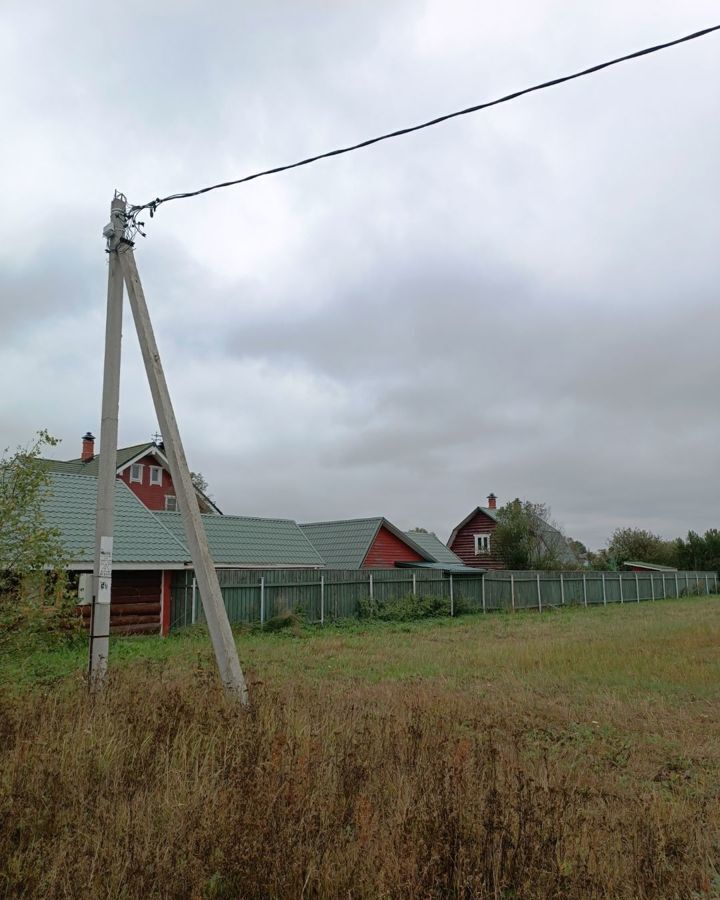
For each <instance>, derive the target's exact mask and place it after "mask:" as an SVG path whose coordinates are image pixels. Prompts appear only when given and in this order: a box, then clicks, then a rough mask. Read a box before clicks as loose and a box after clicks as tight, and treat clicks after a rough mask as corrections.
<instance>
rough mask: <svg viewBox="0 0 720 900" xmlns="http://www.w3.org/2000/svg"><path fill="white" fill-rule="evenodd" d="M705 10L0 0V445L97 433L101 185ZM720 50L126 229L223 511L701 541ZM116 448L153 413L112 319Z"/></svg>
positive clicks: (127, 344) (322, 126)
mask: <svg viewBox="0 0 720 900" xmlns="http://www.w3.org/2000/svg"><path fill="white" fill-rule="evenodd" d="M719 20H720V10H719V8H718V4H717V3H716V2H709V0H708V2H687V3H682V4H681V3H678V2H677V0H636V2H633V3H627V2H626V0H622V2H621V0H606V2H604V3H602V4H599V3H593V4H590V3H572V2H569V0H565V2H554V0H523V2H512V0H511V2H508V3H505V4H497V3H489V2H484V0H475V2H470V0H467V2H461V0H457V2H453V0H431V2H397V0H396V2H393V3H387V2H382V3H381V2H367V0H365V2H362V3H360V2H357V3H352V2H342V3H341V2H331V0H325V2H313V0H303V2H289V0H288V2H285V3H281V2H271V0H268V2H264V3H262V4H250V3H236V2H230V0H227V2H211V0H203V2H188V0H173V2H165V0H152V2H147V0H143V2H140V0H127V2H125V3H124V4H123V5H122V6H120V7H119V6H117V5H113V4H102V3H98V2H97V0H92V2H89V0H88V2H84V0H83V2H81V0H67V2H63V3H58V2H55V0H53V2H50V0H35V2H33V3H28V2H27V0H22V2H16V0H3V3H2V6H1V7H0V83H1V84H2V86H3V87H2V90H1V91H0V121H2V123H3V124H2V131H3V137H2V140H0V189H1V191H2V210H3V215H2V217H0V305H1V312H2V316H1V319H0V370H1V374H2V385H3V387H2V389H1V394H0V439H1V441H0V442H1V444H2V446H8V445H10V446H14V445H16V444H18V443H21V442H22V443H25V442H27V441H28V439H29V438H31V436H32V434H33V432H34V431H36V430H37V429H38V428H48V429H49V430H50V431H51V432H52V433H53V434H55V435H57V436H58V437H60V438H62V442H63V443H62V445H61V447H60V448H59V449H58V451H57V453H56V455H57V456H58V457H60V458H70V457H73V456H77V455H79V452H80V438H81V435H82V434H83V433H84V432H85V431H87V430H88V429H90V430H91V431H93V432H94V433H95V434H98V435H99V428H100V421H99V419H100V391H101V372H102V351H103V330H104V306H105V292H106V277H107V268H106V255H105V253H104V243H103V240H102V238H101V231H102V228H103V226H104V225H105V223H106V221H107V219H108V210H109V203H110V200H111V198H112V194H113V190H114V189H115V188H118V189H120V190H122V191H123V192H124V193H125V194H127V196H128V198H129V200H130V201H131V202H143V201H146V200H149V199H151V198H153V197H155V196H158V195H159V196H162V195H165V194H168V193H171V192H175V191H182V190H189V189H194V188H198V187H202V186H204V185H206V184H208V183H212V182H216V181H221V180H225V179H229V178H235V177H239V176H242V175H245V174H248V173H250V172H252V171H255V170H256V169H258V168H265V167H267V166H272V165H278V164H281V163H286V162H291V161H293V160H295V159H296V158H300V157H302V156H305V155H309V154H311V153H315V152H319V151H323V150H326V149H330V148H331V147H334V146H337V145H341V144H344V143H349V142H353V141H356V140H359V139H363V138H365V137H368V136H371V135H374V134H376V133H380V132H382V131H385V130H390V129H394V128H397V127H401V126H404V125H408V124H412V123H415V122H417V121H422V120H423V119H427V118H430V117H433V116H435V115H437V114H441V113H443V112H446V111H449V110H452V109H457V108H462V107H464V106H468V105H471V104H474V103H478V102H481V101H484V100H488V99H492V98H493V97H495V96H498V95H500V94H503V93H506V92H508V91H510V90H514V89H518V88H521V87H524V86H526V85H528V84H531V83H533V82H536V81H541V80H545V79H547V78H551V77H554V76H558V75H561V74H564V73H566V72H569V71H573V70H576V69H578V68H583V67H585V66H587V65H590V64H593V63H596V62H600V61H602V60H604V59H606V58H611V57H613V56H618V55H620V54H623V53H627V52H630V51H632V50H635V49H639V48H641V47H644V46H647V45H650V44H652V43H655V42H660V41H664V40H669V39H672V38H674V37H678V36H680V35H682V34H685V33H687V32H690V31H694V30H697V29H699V28H702V27H705V26H708V25H711V24H716V23H717V21H719ZM719 101H720V35H718V36H709V37H706V38H703V39H701V40H699V41H695V42H692V43H689V44H685V45H683V46H681V47H678V48H673V49H670V50H667V51H665V52H663V53H661V54H657V55H655V56H652V57H648V58H646V59H644V60H640V61H637V62H632V63H628V64H625V65H623V66H619V67H616V68H614V69H612V70H610V71H607V72H604V73H602V74H600V75H597V76H594V77H591V78H588V79H580V80H578V81H575V82H572V83H571V84H568V85H564V86H560V87H557V88H554V89H552V90H550V91H546V92H543V93H541V94H536V95H532V96H530V97H526V98H523V99H521V100H519V101H517V102H514V103H511V104H508V105H505V106H502V107H498V108H496V109H492V110H488V111H486V112H483V113H480V114H477V115H475V116H470V117H464V118H462V119H459V120H455V121H453V122H450V123H447V124H445V125H443V126H440V127H438V128H434V129H430V130H427V131H424V132H421V133H419V134H415V135H412V136H409V137H406V138H403V139H401V140H398V141H394V142H389V143H387V144H383V145H380V146H378V147H375V148H372V149H368V150H364V151H361V152H359V153H355V154H352V155H349V156H346V157H342V158H339V159H335V160H329V161H324V162H322V163H319V164H317V165H315V166H311V167H308V168H306V169H301V170H298V171H296V172H291V173H286V174H283V175H279V176H276V177H273V178H270V179H262V180H260V181H257V182H253V183H252V184H249V185H246V186H242V187H238V188H232V189H229V190H225V191H219V192H216V193H212V194H210V195H207V196H205V197H203V198H198V199H195V200H188V201H182V202H177V203H169V204H167V205H165V206H163V207H162V208H161V209H160V210H159V211H158V214H157V215H156V217H155V218H154V219H153V220H150V219H146V223H147V225H148V237H147V239H145V240H143V239H139V245H138V248H137V260H138V265H139V267H140V272H141V275H142V278H143V282H144V286H145V292H146V296H147V298H148V303H149V305H150V309H151V313H152V315H153V318H154V324H155V327H156V332H157V337H158V342H159V344H160V349H161V352H162V354H163V361H164V363H165V367H166V372H167V376H168V381H169V384H170V388H171V392H172V395H173V400H174V403H175V408H176V412H177V416H178V419H179V422H180V427H181V431H182V434H183V437H184V441H185V447H186V451H187V454H188V458H189V460H190V465H191V467H192V468H194V469H198V470H201V471H202V472H203V473H204V475H205V477H206V478H207V480H208V482H209V484H210V489H211V492H212V494H213V495H214V497H215V499H216V501H217V502H218V504H219V505H220V507H221V508H222V509H224V510H225V511H226V512H233V513H238V514H248V515H261V516H287V517H290V518H294V519H297V520H299V521H309V520H317V519H329V518H345V517H356V516H369V515H385V516H386V517H388V518H389V519H390V520H391V521H393V522H394V523H395V524H397V525H398V526H400V527H402V528H408V527H412V526H416V525H422V526H424V527H426V528H428V529H430V530H433V531H436V532H437V533H438V535H440V536H441V537H442V538H443V539H446V538H447V537H448V534H449V532H450V530H451V529H452V527H453V526H454V525H455V524H456V523H457V522H458V521H460V520H461V519H462V518H463V517H464V516H465V515H466V514H467V513H468V512H469V511H470V510H471V509H472V508H474V507H475V506H477V505H478V504H484V503H485V498H486V496H487V494H488V493H489V492H490V491H494V492H495V493H496V494H497V495H498V498H499V502H501V503H502V502H504V501H506V500H508V499H511V498H512V497H515V496H519V497H522V498H527V499H531V500H535V501H540V502H545V503H547V504H549V506H550V507H551V509H552V514H553V518H554V519H555V520H556V521H558V522H559V523H560V524H561V525H562V526H563V527H564V528H565V530H566V532H567V533H568V534H570V535H572V536H574V537H576V538H578V539H580V540H582V541H584V542H586V543H587V544H588V545H589V546H591V547H593V548H597V547H600V546H602V545H603V544H604V543H605V541H606V539H607V538H608V536H609V535H610V534H611V533H612V531H613V530H614V529H615V528H616V527H618V526H624V525H637V526H642V527H646V528H650V529H652V530H654V531H658V532H660V533H661V534H663V535H665V536H667V537H672V536H676V535H678V534H681V533H685V532H687V530H688V529H690V528H692V529H695V530H698V531H704V530H705V529H707V528H709V527H712V526H720V515H719V506H720V503H719V501H720V479H718V448H719V446H720V418H719V417H718V404H719V402H720V401H719V400H718V396H719V393H718V384H719V375H720V372H719V369H720V365H719V363H718V358H719V356H718V354H719V351H718V332H719V326H720V304H719V303H718V285H720V234H719V233H718V232H719V229H718V222H719V221H720V165H718V160H720V116H719V115H718V113H719V112H720V109H719ZM123 353H124V356H123V376H122V390H121V411H120V443H121V446H122V445H127V444H133V443H138V442H141V441H143V440H146V439H149V438H150V436H151V435H152V433H153V432H154V431H155V430H156V428H157V420H156V417H155V414H154V412H153V407H152V402H151V399H150V395H149V391H148V389H147V387H146V383H145V378H144V371H143V369H142V363H141V360H140V356H139V352H138V350H137V341H136V338H135V334H134V331H133V327H132V320H131V318H130V314H129V310H127V307H126V319H125V328H124V345H123Z"/></svg>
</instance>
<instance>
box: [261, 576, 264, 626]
mask: <svg viewBox="0 0 720 900" xmlns="http://www.w3.org/2000/svg"><path fill="white" fill-rule="evenodd" d="M260 624H261V625H264V624H265V576H264V575H261V576H260Z"/></svg>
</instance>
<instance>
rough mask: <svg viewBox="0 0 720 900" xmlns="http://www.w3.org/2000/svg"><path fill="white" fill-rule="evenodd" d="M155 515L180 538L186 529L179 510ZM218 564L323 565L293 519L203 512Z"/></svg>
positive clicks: (258, 565)
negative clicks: (206, 513)
mask: <svg viewBox="0 0 720 900" xmlns="http://www.w3.org/2000/svg"><path fill="white" fill-rule="evenodd" d="M154 515H155V517H156V518H157V519H158V520H159V521H160V522H161V523H162V524H163V525H165V526H166V527H167V528H168V529H169V530H170V531H171V532H172V533H173V534H174V535H175V537H176V538H177V539H178V540H180V541H184V540H185V532H184V530H183V523H182V518H181V516H180V513H178V512H156V513H154ZM202 520H203V524H204V525H205V532H206V534H207V538H208V543H209V544H210V552H211V554H212V557H213V560H214V562H215V565H216V566H218V567H223V566H247V567H253V568H265V567H275V566H280V567H285V566H318V567H320V566H324V565H325V562H324V560H323V558H322V557H321V556H320V554H319V553H318V551H317V549H316V548H315V547H314V546H313V544H312V543H311V542H310V541H309V540H308V538H307V537H306V536H305V534H304V533H303V532H302V531H301V530H300V527H299V526H298V525H297V523H296V522H293V521H292V519H259V518H253V517H250V516H213V515H203V517H202Z"/></svg>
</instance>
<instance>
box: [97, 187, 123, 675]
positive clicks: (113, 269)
mask: <svg viewBox="0 0 720 900" xmlns="http://www.w3.org/2000/svg"><path fill="white" fill-rule="evenodd" d="M124 230H125V198H124V197H123V196H122V195H117V194H116V196H115V197H114V199H113V201H112V203H111V204H110V223H109V224H108V225H107V226H106V228H105V231H104V232H103V234H104V236H105V237H106V238H107V242H108V251H109V255H108V292H107V316H106V320H105V367H104V371H103V395H102V414H101V423H100V469H99V474H98V488H97V506H96V515H95V560H94V565H93V582H92V583H93V591H92V615H91V618H90V661H89V670H88V674H89V680H90V686H91V688H93V689H95V688H97V687H98V686H99V685H100V684H101V683H102V681H103V680H104V678H105V673H106V672H107V658H108V648H109V638H110V594H111V586H112V543H113V512H114V504H115V475H116V471H117V459H116V457H117V434H118V406H119V403H120V347H121V342H122V307H123V274H122V269H121V268H120V261H119V259H118V251H117V248H118V244H119V242H120V241H121V239H122V236H123V232H124Z"/></svg>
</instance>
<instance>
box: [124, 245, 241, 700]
mask: <svg viewBox="0 0 720 900" xmlns="http://www.w3.org/2000/svg"><path fill="white" fill-rule="evenodd" d="M117 256H118V258H119V260H120V266H121V268H122V276H123V278H124V279H125V286H126V287H127V291H128V296H129V298H130V308H131V310H132V314H133V319H134V320H135V329H136V331H137V335H138V341H139V343H140V350H141V352H142V357H143V361H144V363H145V371H146V372H147V377H148V382H149V384H150V393H151V394H152V398H153V402H154V404H155V413H156V415H157V417H158V423H159V424H160V431H161V432H162V436H163V442H164V445H165V452H166V454H167V458H168V462H169V464H170V475H171V477H172V480H173V485H174V486H175V492H176V495H177V499H178V505H179V507H180V513H181V516H182V521H183V526H184V529H185V538H186V540H187V544H188V549H189V550H190V557H191V559H192V563H193V568H194V569H195V577H196V578H197V583H198V588H199V590H200V599H201V600H202V605H203V611H204V613H205V621H206V622H207V626H208V631H209V632H210V640H211V641H212V645H213V649H214V651H215V659H216V660H217V664H218V668H219V670H220V678H221V680H222V682H223V684H224V685H225V687H226V688H227V689H228V690H229V691H231V692H233V693H235V694H236V695H237V696H238V698H239V700H240V701H241V703H243V704H247V703H248V693H247V686H246V684H245V677H244V675H243V672H242V669H241V668H240V661H239V659H238V655H237V648H236V646H235V641H234V639H233V634H232V630H231V628H230V622H229V620H228V617H227V611H226V610H225V605H224V603H223V598H222V593H221V591H220V584H219V582H218V577H217V572H216V571H215V565H214V563H213V559H212V556H211V555H210V547H209V546H208V541H207V535H206V534H205V526H204V525H203V522H202V518H201V516H200V507H199V506H198V502H197V494H196V493H195V488H194V487H193V483H192V481H191V479H190V470H189V468H188V464H187V459H186V458H185V450H184V449H183V445H182V441H181V439H180V430H179V428H178V424H177V421H176V419H175V412H174V410H173V407H172V402H171V400H170V393H169V391H168V386H167V382H166V380H165V373H164V371H163V367H162V363H161V361H160V351H159V350H158V346H157V342H156V341H155V334H154V332H153V328H152V323H151V321H150V314H149V312H148V308H147V303H146V301H145V294H144V292H143V288H142V283H141V282H140V275H139V273H138V270H137V265H136V263H135V255H134V253H133V248H132V244H131V243H130V242H129V241H123V242H122V243H121V245H120V247H119V252H118V254H117Z"/></svg>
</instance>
